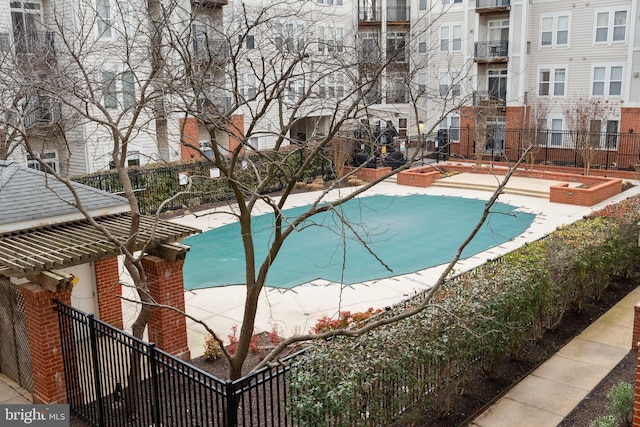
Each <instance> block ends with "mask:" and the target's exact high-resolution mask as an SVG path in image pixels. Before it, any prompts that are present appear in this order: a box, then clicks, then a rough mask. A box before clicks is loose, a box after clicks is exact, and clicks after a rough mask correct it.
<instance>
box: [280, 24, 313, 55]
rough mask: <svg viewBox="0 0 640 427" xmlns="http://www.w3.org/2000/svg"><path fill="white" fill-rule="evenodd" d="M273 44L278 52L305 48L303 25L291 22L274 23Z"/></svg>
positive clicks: (299, 50) (300, 50)
mask: <svg viewBox="0 0 640 427" xmlns="http://www.w3.org/2000/svg"><path fill="white" fill-rule="evenodd" d="M274 44H275V46H276V49H278V51H280V52H285V51H286V52H291V51H294V50H297V51H298V52H302V51H303V50H304V48H305V37H304V26H302V25H301V24H296V25H294V24H292V23H286V24H281V25H276V27H275V37H274Z"/></svg>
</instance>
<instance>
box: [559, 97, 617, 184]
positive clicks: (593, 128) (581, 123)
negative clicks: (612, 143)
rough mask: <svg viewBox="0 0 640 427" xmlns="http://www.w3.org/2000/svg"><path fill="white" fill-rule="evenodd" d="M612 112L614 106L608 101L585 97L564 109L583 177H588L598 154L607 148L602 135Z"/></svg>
mask: <svg viewBox="0 0 640 427" xmlns="http://www.w3.org/2000/svg"><path fill="white" fill-rule="evenodd" d="M614 111H615V109H614V106H613V105H612V104H610V103H609V101H607V100H604V99H602V98H586V97H585V98H583V97H580V98H576V99H574V100H573V101H572V102H571V105H570V106H569V107H567V108H566V109H565V112H564V115H565V117H566V119H567V128H568V130H569V131H570V135H569V137H570V138H571V140H572V142H573V144H574V147H575V149H576V150H577V151H578V154H579V155H580V158H581V159H582V164H583V167H584V174H585V175H589V171H590V169H591V165H592V164H593V163H594V161H595V160H596V158H597V155H598V153H599V152H601V151H602V150H605V149H607V148H609V147H608V144H609V141H608V140H607V139H606V138H603V135H604V134H605V132H606V130H607V122H608V121H609V120H610V119H611V118H612V117H613V114H614Z"/></svg>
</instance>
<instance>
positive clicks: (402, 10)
mask: <svg viewBox="0 0 640 427" xmlns="http://www.w3.org/2000/svg"><path fill="white" fill-rule="evenodd" d="M410 20H411V7H410V6H388V7H387V22H409V21H410Z"/></svg>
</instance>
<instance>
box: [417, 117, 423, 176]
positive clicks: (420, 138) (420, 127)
mask: <svg viewBox="0 0 640 427" xmlns="http://www.w3.org/2000/svg"><path fill="white" fill-rule="evenodd" d="M418 143H419V144H420V149H421V150H422V155H421V156H420V165H421V166H424V122H423V121H422V120H420V121H419V122H418Z"/></svg>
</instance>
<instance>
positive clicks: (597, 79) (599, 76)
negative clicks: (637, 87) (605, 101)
mask: <svg viewBox="0 0 640 427" xmlns="http://www.w3.org/2000/svg"><path fill="white" fill-rule="evenodd" d="M622 74H623V69H622V66H621V65H611V66H609V65H602V66H597V67H593V83H592V89H591V95H593V96H621V95H622Z"/></svg>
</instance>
